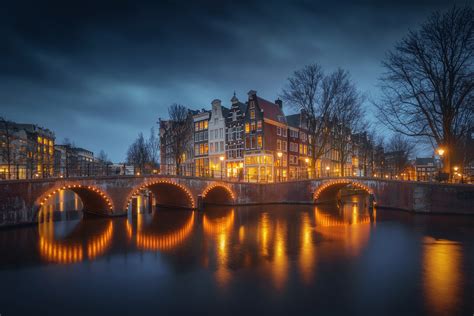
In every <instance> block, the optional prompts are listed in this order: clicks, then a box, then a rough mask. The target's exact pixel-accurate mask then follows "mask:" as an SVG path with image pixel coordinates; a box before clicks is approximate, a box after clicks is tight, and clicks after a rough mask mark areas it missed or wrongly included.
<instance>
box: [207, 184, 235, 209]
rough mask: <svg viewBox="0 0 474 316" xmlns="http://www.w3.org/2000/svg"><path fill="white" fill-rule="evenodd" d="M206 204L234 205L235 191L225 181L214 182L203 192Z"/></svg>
mask: <svg viewBox="0 0 474 316" xmlns="http://www.w3.org/2000/svg"><path fill="white" fill-rule="evenodd" d="M201 196H202V199H203V202H204V204H214V205H232V204H234V202H235V193H234V192H233V191H232V189H230V188H229V187H228V186H227V185H225V184H223V183H213V184H211V185H209V186H208V187H207V188H206V189H205V190H204V191H203V192H202V195H201Z"/></svg>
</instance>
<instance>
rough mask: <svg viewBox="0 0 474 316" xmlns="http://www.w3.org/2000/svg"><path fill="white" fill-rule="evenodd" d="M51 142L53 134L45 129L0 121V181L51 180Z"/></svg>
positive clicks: (52, 149)
mask: <svg viewBox="0 0 474 316" xmlns="http://www.w3.org/2000/svg"><path fill="white" fill-rule="evenodd" d="M54 140H55V136H54V133H53V132H52V131H50V130H49V129H46V128H43V127H39V126H37V125H34V124H20V123H15V122H11V121H3V122H0V179H26V178H47V177H52V176H53V174H54Z"/></svg>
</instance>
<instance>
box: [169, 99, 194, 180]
mask: <svg viewBox="0 0 474 316" xmlns="http://www.w3.org/2000/svg"><path fill="white" fill-rule="evenodd" d="M168 114H169V122H168V124H165V125H166V131H165V134H166V137H167V145H168V146H170V147H171V152H172V154H173V158H174V161H175V166H176V174H177V175H180V174H181V170H182V165H183V163H184V162H185V160H186V153H187V152H188V151H189V145H190V144H189V142H190V140H192V136H191V135H190V134H191V133H192V131H193V122H192V115H191V113H190V111H189V109H187V108H186V107H185V106H183V105H181V104H176V103H174V104H172V105H171V106H170V107H169V108H168Z"/></svg>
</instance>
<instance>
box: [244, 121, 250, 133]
mask: <svg viewBox="0 0 474 316" xmlns="http://www.w3.org/2000/svg"><path fill="white" fill-rule="evenodd" d="M245 132H246V133H250V124H249V123H245Z"/></svg>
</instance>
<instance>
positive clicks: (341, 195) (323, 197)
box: [314, 180, 375, 216]
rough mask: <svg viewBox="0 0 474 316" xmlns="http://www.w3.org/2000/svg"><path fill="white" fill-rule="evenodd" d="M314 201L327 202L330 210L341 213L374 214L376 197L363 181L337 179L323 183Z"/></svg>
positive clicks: (318, 202) (315, 193)
mask: <svg viewBox="0 0 474 316" xmlns="http://www.w3.org/2000/svg"><path fill="white" fill-rule="evenodd" d="M314 202H315V203H316V204H325V205H327V206H325V207H326V208H328V210H329V209H330V210H332V211H333V212H335V213H339V214H342V213H348V214H356V213H358V214H365V213H368V214H374V212H373V211H374V205H375V197H374V193H373V191H372V190H371V189H370V188H369V187H367V186H365V185H364V184H362V183H359V182H353V181H348V180H335V181H330V182H327V183H325V184H323V185H321V186H320V187H319V188H318V189H317V190H316V191H315V192H314ZM351 216H352V215H351Z"/></svg>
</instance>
